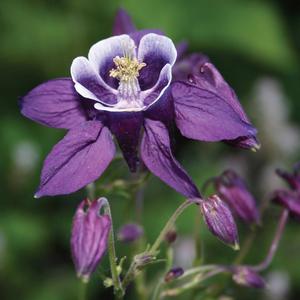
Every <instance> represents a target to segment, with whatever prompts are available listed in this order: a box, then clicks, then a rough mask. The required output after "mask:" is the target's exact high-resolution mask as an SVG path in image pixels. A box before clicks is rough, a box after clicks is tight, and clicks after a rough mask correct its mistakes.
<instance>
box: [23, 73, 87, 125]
mask: <svg viewBox="0 0 300 300" xmlns="http://www.w3.org/2000/svg"><path fill="white" fill-rule="evenodd" d="M82 101H83V99H82V98H81V97H80V95H78V93H77V92H76V91H75V89H74V84H73V82H72V80H71V78H59V79H54V80H51V81H47V82H45V83H42V84H40V85H38V86H37V87H36V88H34V89H33V90H32V91H30V92H29V93H28V94H27V95H26V96H24V97H23V98H22V99H21V101H20V106H21V113H22V114H23V115H24V116H26V117H27V118H29V119H31V120H34V121H36V122H39V123H41V124H43V125H47V126H50V127H55V128H66V129H70V128H72V127H74V126H77V125H79V124H80V123H82V122H85V121H86V120H87V116H86V113H85V110H84V108H83V106H82Z"/></svg>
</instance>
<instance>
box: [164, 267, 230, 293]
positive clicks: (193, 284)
mask: <svg viewBox="0 0 300 300" xmlns="http://www.w3.org/2000/svg"><path fill="white" fill-rule="evenodd" d="M227 271H228V269H227V268H226V267H223V266H220V267H216V268H215V269H212V270H211V271H209V272H207V273H206V274H204V275H202V274H201V273H200V274H197V275H196V276H195V277H194V279H192V280H189V281H188V282H186V283H184V284H182V285H181V286H178V287H175V288H171V289H167V290H165V291H163V292H162V293H161V294H160V298H164V297H166V296H177V295H179V294H181V293H183V292H185V291H187V290H190V289H193V288H195V287H197V286H198V285H199V283H201V282H203V281H204V280H206V279H208V278H210V277H213V276H215V275H217V274H219V273H222V272H227ZM160 298H159V299H160Z"/></svg>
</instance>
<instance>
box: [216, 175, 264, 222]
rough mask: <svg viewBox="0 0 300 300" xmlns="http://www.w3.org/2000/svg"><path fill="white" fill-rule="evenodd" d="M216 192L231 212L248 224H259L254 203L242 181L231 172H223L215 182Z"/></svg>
mask: <svg viewBox="0 0 300 300" xmlns="http://www.w3.org/2000/svg"><path fill="white" fill-rule="evenodd" d="M215 186H216V190H217V192H218V194H219V196H220V198H221V199H222V200H224V201H225V202H226V203H227V204H228V205H229V207H230V208H231V210H232V211H233V212H234V213H235V214H236V215H237V216H238V217H240V218H241V219H242V220H243V221H244V222H246V223H248V224H253V223H256V224H259V221H260V220H259V213H258V209H257V206H256V201H255V199H254V197H253V196H252V194H251V193H250V192H249V190H248V188H247V186H246V183H245V182H244V180H243V179H242V178H241V177H240V176H238V174H237V173H236V172H234V171H233V170H227V171H225V172H224V173H223V174H222V175H221V176H219V177H218V178H216V180H215Z"/></svg>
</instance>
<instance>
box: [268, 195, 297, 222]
mask: <svg viewBox="0 0 300 300" xmlns="http://www.w3.org/2000/svg"><path fill="white" fill-rule="evenodd" d="M272 200H273V202H274V203H277V204H279V205H281V206H283V207H285V208H287V209H288V210H289V212H290V214H291V216H293V217H294V218H296V219H297V220H300V194H299V192H298V191H286V190H278V191H275V192H274V194H273V197H272Z"/></svg>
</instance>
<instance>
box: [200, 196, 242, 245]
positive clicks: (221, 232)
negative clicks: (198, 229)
mask: <svg viewBox="0 0 300 300" xmlns="http://www.w3.org/2000/svg"><path fill="white" fill-rule="evenodd" d="M200 209H201V212H202V215H203V217H204V220H205V223H206V225H207V227H208V229H209V230H210V231H211V232H212V234H214V235H215V236H216V237H217V238H219V239H220V240H221V241H223V242H224V243H225V244H228V245H230V246H231V247H233V249H235V250H238V249H239V242H238V232H237V227H236V224H235V222H234V219H233V216H232V214H231V212H230V209H229V208H228V206H227V205H226V203H225V202H223V201H222V200H221V199H220V198H219V197H218V196H217V195H213V196H211V197H209V198H208V199H207V200H201V201H200Z"/></svg>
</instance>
